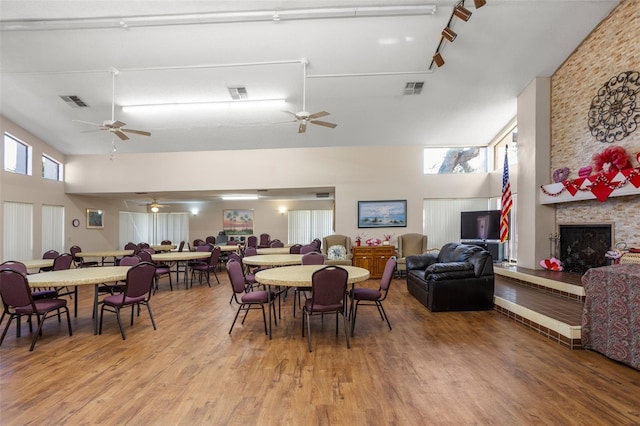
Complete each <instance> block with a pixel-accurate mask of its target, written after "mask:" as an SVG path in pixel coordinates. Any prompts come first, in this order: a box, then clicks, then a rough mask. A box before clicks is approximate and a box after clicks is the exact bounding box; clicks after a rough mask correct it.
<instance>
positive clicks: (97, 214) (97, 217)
mask: <svg viewBox="0 0 640 426" xmlns="http://www.w3.org/2000/svg"><path fill="white" fill-rule="evenodd" d="M103 228H104V212H103V211H102V210H97V209H87V229H103Z"/></svg>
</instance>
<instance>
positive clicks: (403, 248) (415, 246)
mask: <svg viewBox="0 0 640 426" xmlns="http://www.w3.org/2000/svg"><path fill="white" fill-rule="evenodd" d="M427 250H428V249H427V236H426V235H422V234H413V233H410V234H402V235H400V236H399V237H398V259H397V261H398V264H397V268H396V271H397V272H398V274H400V275H402V274H404V273H405V271H406V270H407V256H416V255H419V254H425V253H427Z"/></svg>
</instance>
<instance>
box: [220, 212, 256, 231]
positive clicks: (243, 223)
mask: <svg viewBox="0 0 640 426" xmlns="http://www.w3.org/2000/svg"><path fill="white" fill-rule="evenodd" d="M222 229H223V231H224V233H225V234H227V235H252V234H253V210H224V211H223V215H222Z"/></svg>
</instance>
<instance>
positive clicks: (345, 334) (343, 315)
mask: <svg viewBox="0 0 640 426" xmlns="http://www.w3.org/2000/svg"><path fill="white" fill-rule="evenodd" d="M337 319H338V318H337V317H336V320H337ZM342 322H343V323H344V336H345V337H346V338H347V349H351V342H350V341H349V328H348V327H347V316H346V315H345V314H344V310H343V311H342Z"/></svg>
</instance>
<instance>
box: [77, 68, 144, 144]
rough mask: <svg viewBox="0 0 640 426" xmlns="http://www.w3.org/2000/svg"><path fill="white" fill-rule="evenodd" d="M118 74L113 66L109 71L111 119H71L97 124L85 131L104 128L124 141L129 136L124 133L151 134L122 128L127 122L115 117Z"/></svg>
mask: <svg viewBox="0 0 640 426" xmlns="http://www.w3.org/2000/svg"><path fill="white" fill-rule="evenodd" d="M118 74H119V71H118V70H116V69H115V68H113V70H112V72H111V120H105V121H103V122H102V124H99V123H92V122H90V121H82V120H73V121H77V122H78V123H85V124H91V125H92V126H98V129H95V130H86V131H85V132H97V131H98V130H106V131H108V132H110V133H112V134H114V135H116V136H117V137H119V138H120V139H121V140H123V141H126V140H129V136H127V134H126V133H133V134H136V135H142V136H151V132H147V131H144V130H135V129H127V128H123V126H126V125H127V123H123V122H122V121H120V120H116V119H115V109H116V75H118Z"/></svg>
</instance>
